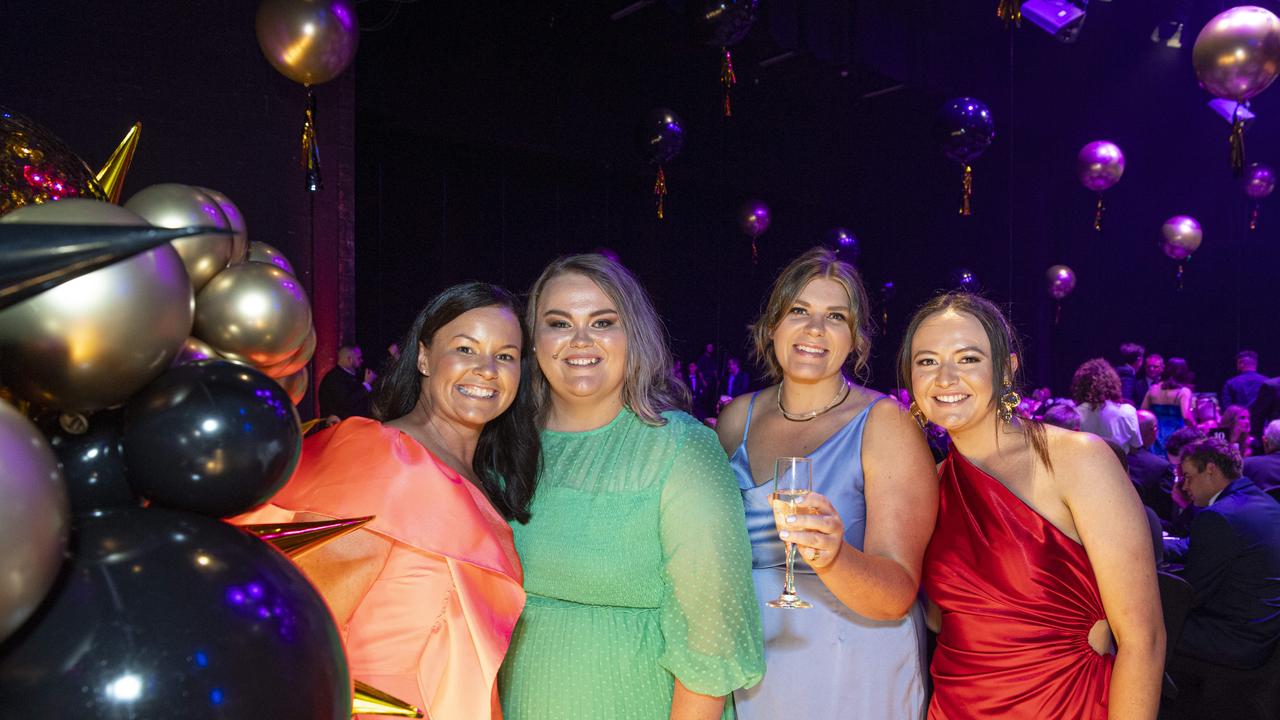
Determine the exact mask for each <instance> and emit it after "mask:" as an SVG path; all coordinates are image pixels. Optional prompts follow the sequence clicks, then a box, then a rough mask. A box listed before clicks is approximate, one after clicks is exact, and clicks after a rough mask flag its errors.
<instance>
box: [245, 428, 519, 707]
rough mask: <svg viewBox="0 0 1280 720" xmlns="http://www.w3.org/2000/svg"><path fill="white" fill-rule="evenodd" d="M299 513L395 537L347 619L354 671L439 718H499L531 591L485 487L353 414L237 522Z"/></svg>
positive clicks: (312, 440)
mask: <svg viewBox="0 0 1280 720" xmlns="http://www.w3.org/2000/svg"><path fill="white" fill-rule="evenodd" d="M298 512H308V513H316V514H319V515H324V516H326V517H332V518H340V517H359V516H364V515H374V516H375V518H374V520H373V521H371V522H370V523H369V524H368V525H366V526H365V527H364V529H362V530H358V531H357V532H364V531H365V530H368V531H372V532H375V533H377V534H379V535H382V536H384V537H386V538H387V539H389V540H391V541H392V542H393V546H392V550H391V553H390V555H389V557H388V559H387V562H386V564H385V566H384V567H383V568H382V572H381V573H379V575H378V578H377V580H375V581H374V583H373V585H372V587H370V589H369V592H368V594H367V595H365V597H364V599H363V600H362V601H361V602H360V604H359V605H358V606H357V608H356V610H355V612H354V613H353V614H352V616H351V620H350V622H349V623H347V625H346V626H345V627H342V628H339V629H340V630H341V632H342V634H343V638H344V640H345V643H346V647H347V659H348V662H349V664H350V667H351V677H352V678H355V679H357V680H362V681H364V682H366V683H369V684H370V685H372V686H374V687H376V688H378V689H379V690H383V691H385V692H388V693H391V694H392V695H395V696H397V697H399V698H401V699H403V700H406V701H408V702H411V703H413V704H415V705H417V706H418V707H421V708H422V709H423V710H425V711H426V713H427V717H429V718H431V719H432V720H483V719H484V718H500V717H501V716H502V712H501V710H500V708H499V704H498V694H497V686H496V682H495V680H496V678H497V675H498V667H499V666H500V665H501V664H502V660H503V657H504V656H505V655H506V652H507V646H508V645H509V644H510V642H511V632H512V629H513V628H514V627H515V624H516V620H517V619H518V618H519V616H520V612H521V610H522V609H523V608H524V601H525V595H524V590H523V589H522V581H523V577H522V573H521V569H520V561H519V559H518V558H517V557H516V551H515V545H514V543H513V542H512V536H511V528H510V527H509V526H508V525H507V522H506V521H505V520H504V519H503V518H502V516H501V515H500V514H498V512H497V511H496V510H495V509H494V508H493V506H492V505H491V504H490V503H489V500H488V498H486V497H485V495H484V493H483V492H481V490H480V489H479V488H477V487H476V486H474V485H472V484H471V483H470V482H468V481H467V480H466V479H465V478H463V477H461V476H459V475H458V473H456V472H454V471H453V470H452V469H451V468H449V467H448V466H447V465H445V464H444V463H443V462H441V461H440V460H439V459H438V458H436V457H435V456H434V455H432V454H431V453H430V452H428V451H427V450H426V449H425V448H423V447H422V446H421V445H419V444H418V443H417V442H416V441H414V440H413V439H412V438H410V437H409V436H408V435H405V434H404V433H402V432H400V431H398V430H396V429H394V428H389V427H386V426H384V425H382V424H381V423H378V422H375V421H372V420H368V419H365V418H350V419H348V420H345V421H343V422H342V423H340V424H339V425H337V426H335V427H332V428H329V429H328V430H325V431H322V432H320V433H317V434H316V435H314V436H312V437H309V438H307V440H306V442H305V443H303V449H302V460H301V462H300V463H299V465H298V470H297V472H296V473H295V474H294V475H293V477H292V478H291V479H290V480H289V483H288V484H287V485H286V486H285V487H284V489H282V490H281V491H280V492H279V493H277V494H276V495H275V497H273V498H272V499H271V502H270V504H268V505H266V506H264V507H263V508H260V509H258V510H255V511H254V512H252V513H248V514H246V515H242V516H240V517H237V518H235V519H234V522H235V523H237V524H248V523H268V522H288V521H290V520H292V519H293V516H294V514H295V513H298Z"/></svg>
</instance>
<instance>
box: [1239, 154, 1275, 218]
mask: <svg viewBox="0 0 1280 720" xmlns="http://www.w3.org/2000/svg"><path fill="white" fill-rule="evenodd" d="M1275 189H1276V173H1275V171H1274V170H1272V169H1271V166H1270V165H1264V164H1263V163H1258V162H1256V163H1249V167H1248V168H1246V169H1245V172H1244V194H1245V195H1248V196H1249V198H1250V199H1251V200H1253V211H1252V212H1250V213H1249V229H1250V230H1257V229H1258V213H1259V212H1260V211H1261V210H1262V199H1263V198H1265V197H1267V196H1268V195H1270V194H1271V192H1272V191H1273V190H1275Z"/></svg>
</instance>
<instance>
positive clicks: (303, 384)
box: [276, 366, 311, 405]
mask: <svg viewBox="0 0 1280 720" xmlns="http://www.w3.org/2000/svg"><path fill="white" fill-rule="evenodd" d="M310 379H311V374H310V373H309V372H308V371H307V368H306V366H303V368H302V369H301V370H299V371H298V372H296V373H294V374H292V375H290V376H288V377H282V378H276V382H278V383H280V387H282V388H284V391H285V392H286V393H288V395H289V399H290V400H292V401H293V404H294V405H297V404H298V403H300V402H302V397H303V396H304V395H306V394H307V382H308V381H309V380H310Z"/></svg>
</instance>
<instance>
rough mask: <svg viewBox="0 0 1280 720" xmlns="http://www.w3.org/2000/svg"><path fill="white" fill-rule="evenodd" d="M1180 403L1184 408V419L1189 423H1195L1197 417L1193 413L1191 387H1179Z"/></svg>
mask: <svg viewBox="0 0 1280 720" xmlns="http://www.w3.org/2000/svg"><path fill="white" fill-rule="evenodd" d="M1178 405H1179V407H1181V408H1182V419H1183V421H1185V422H1186V423H1187V424H1188V425H1195V424H1196V419H1195V417H1194V416H1193V415H1192V414H1191V388H1186V387H1184V388H1179V389H1178Z"/></svg>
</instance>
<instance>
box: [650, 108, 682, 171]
mask: <svg viewBox="0 0 1280 720" xmlns="http://www.w3.org/2000/svg"><path fill="white" fill-rule="evenodd" d="M640 137H641V140H640V145H641V149H642V150H643V152H644V156H645V158H646V159H648V161H649V162H651V163H653V164H654V165H666V164H667V163H669V162H671V161H672V160H674V159H675V157H676V156H677V155H679V154H680V151H681V150H682V149H684V121H682V120H681V119H680V117H679V116H678V115H676V114H675V113H674V112H672V111H670V110H668V109H667V108H657V109H655V110H652V111H650V112H649V118H648V120H647V121H646V122H645V124H644V130H643V131H642V134H641V136H640Z"/></svg>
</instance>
